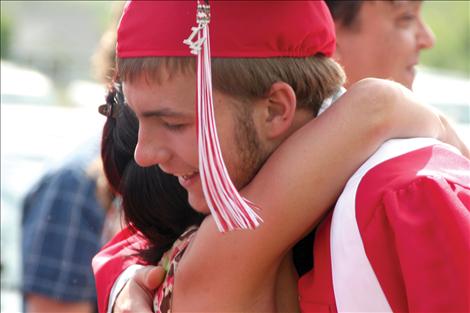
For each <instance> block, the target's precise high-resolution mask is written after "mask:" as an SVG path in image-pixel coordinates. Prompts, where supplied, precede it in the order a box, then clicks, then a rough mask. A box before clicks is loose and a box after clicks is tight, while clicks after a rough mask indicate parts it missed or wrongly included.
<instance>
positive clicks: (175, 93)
mask: <svg viewBox="0 0 470 313" xmlns="http://www.w3.org/2000/svg"><path fill="white" fill-rule="evenodd" d="M160 78H161V79H158V80H156V79H152V78H150V77H149V76H148V75H145V74H141V75H139V76H136V77H134V78H133V79H132V80H128V81H123V83H122V85H123V92H124V96H125V98H126V102H127V103H128V105H129V107H130V108H131V109H132V110H133V111H134V112H135V113H136V114H137V116H141V117H143V116H148V115H160V116H168V115H171V114H172V112H173V113H176V112H177V111H178V112H183V111H184V112H186V113H188V112H191V111H193V110H194V101H195V93H196V91H195V87H196V86H195V85H196V81H195V76H194V75H193V74H191V73H175V74H172V75H164V76H161V77H160Z"/></svg>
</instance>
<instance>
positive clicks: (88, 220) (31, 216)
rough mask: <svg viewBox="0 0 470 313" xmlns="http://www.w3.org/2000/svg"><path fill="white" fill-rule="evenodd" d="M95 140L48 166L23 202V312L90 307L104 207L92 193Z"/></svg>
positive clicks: (94, 185)
mask: <svg viewBox="0 0 470 313" xmlns="http://www.w3.org/2000/svg"><path fill="white" fill-rule="evenodd" d="M97 148H98V144H97V140H92V141H90V142H89V143H87V145H84V146H80V153H78V154H77V153H76V154H75V155H74V156H73V157H72V158H71V159H69V160H66V161H65V162H64V163H63V164H60V165H58V166H57V167H56V168H54V169H52V170H50V171H49V172H48V173H46V175H44V176H43V177H42V178H41V180H40V181H39V182H38V184H36V186H34V187H33V189H32V190H31V191H30V192H29V193H28V195H27V196H26V199H25V201H24V206H23V220H22V235H23V237H22V256H23V286H22V292H23V294H24V297H25V306H26V307H25V311H26V312H93V311H94V310H95V307H96V305H95V303H96V295H95V288H94V279H93V274H92V271H91V267H90V266H89V262H90V260H91V258H92V257H93V255H94V254H95V253H96V251H98V249H99V247H100V238H101V232H102V227H103V223H104V218H105V210H104V209H103V208H102V206H101V204H100V202H99V201H98V199H97V197H96V187H97V179H98V177H99V175H98V172H97V171H96V170H94V162H95V160H96V156H97V153H98V151H97Z"/></svg>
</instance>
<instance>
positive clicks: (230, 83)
mask: <svg viewBox="0 0 470 313" xmlns="http://www.w3.org/2000/svg"><path fill="white" fill-rule="evenodd" d="M195 67H196V60H195V58H190V57H144V58H118V59H117V70H118V79H120V80H121V81H134V80H135V79H137V78H138V77H140V76H141V75H145V76H144V77H145V78H146V79H147V80H149V81H151V82H156V83H160V82H161V81H162V79H164V77H163V75H164V74H163V73H165V74H166V75H168V76H167V77H166V78H170V79H171V76H172V75H174V74H176V73H188V72H190V73H191V72H192V73H194V72H195ZM344 79H345V75H344V72H343V70H342V68H341V66H340V65H339V64H338V63H336V62H335V61H333V60H332V59H330V58H327V57H325V56H322V55H316V56H312V57H306V58H287V57H278V58H238V59H237V58H214V59H213V60H212V84H213V86H214V88H215V89H216V90H217V91H219V92H222V93H224V94H226V95H228V96H231V97H233V98H235V99H239V100H241V101H244V102H247V101H248V102H249V101H250V100H255V99H261V98H264V97H265V96H266V94H267V93H268V91H269V89H270V88H271V86H272V84H274V83H276V82H280V81H282V82H285V83H287V84H289V85H290V86H291V87H292V89H293V90H294V92H295V94H296V97H297V107H298V108H304V109H309V110H311V111H312V112H313V113H314V115H316V114H317V113H318V110H319V108H320V106H321V103H322V102H323V100H324V99H326V98H328V97H330V96H331V95H332V94H333V93H334V92H335V91H336V90H338V88H339V87H340V86H341V85H342V84H343V83H344Z"/></svg>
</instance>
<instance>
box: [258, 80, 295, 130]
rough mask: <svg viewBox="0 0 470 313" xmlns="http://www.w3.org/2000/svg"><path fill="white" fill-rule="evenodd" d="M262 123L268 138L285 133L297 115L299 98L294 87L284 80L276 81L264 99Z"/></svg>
mask: <svg viewBox="0 0 470 313" xmlns="http://www.w3.org/2000/svg"><path fill="white" fill-rule="evenodd" d="M263 102H264V105H263V114H262V119H263V120H262V125H263V126H264V127H263V132H264V134H265V136H266V138H268V139H276V138H278V137H280V136H282V135H284V134H285V133H286V132H287V131H288V129H289V128H290V126H291V125H292V122H293V121H294V117H295V110H296V106H297V98H296V96H295V92H294V90H293V89H292V87H291V86H290V85H289V84H287V83H284V82H276V83H274V84H273V85H272V86H271V88H270V89H269V92H268V94H267V97H266V98H265V99H264V101H263Z"/></svg>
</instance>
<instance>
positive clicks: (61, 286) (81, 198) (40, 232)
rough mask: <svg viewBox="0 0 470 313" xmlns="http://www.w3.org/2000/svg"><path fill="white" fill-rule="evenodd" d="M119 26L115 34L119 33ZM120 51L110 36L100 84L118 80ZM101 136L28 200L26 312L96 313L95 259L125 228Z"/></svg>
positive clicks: (100, 61) (102, 53) (102, 54)
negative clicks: (102, 152)
mask: <svg viewBox="0 0 470 313" xmlns="http://www.w3.org/2000/svg"><path fill="white" fill-rule="evenodd" d="M116 10H117V9H116ZM116 13H117V14H118V13H119V14H118V15H117V16H119V15H120V12H116ZM116 22H117V19H115V20H114V21H113V23H112V25H110V27H109V28H110V29H113V30H114V29H115V27H116ZM114 47H115V39H114V37H113V36H112V35H111V32H110V31H106V32H105V33H104V35H103V36H102V38H101V41H100V44H99V47H98V49H97V51H96V53H95V55H94V57H93V60H92V61H93V62H92V63H93V68H94V70H95V72H96V76H97V78H98V80H99V81H101V82H102V83H103V84H106V85H107V84H109V83H110V81H111V79H112V76H113V69H114ZM103 95H104V93H103ZM100 135H101V134H100V133H99V132H97V133H95V134H94V135H93V136H92V138H89V139H87V140H86V142H85V143H84V144H82V145H80V146H79V147H78V149H77V150H76V151H73V152H72V153H71V154H70V157H68V158H66V159H65V160H63V161H62V162H60V163H59V164H56V165H55V166H54V167H53V168H52V169H50V170H49V171H48V172H47V173H46V174H45V175H44V176H43V177H41V179H40V180H39V182H38V183H37V184H36V185H35V186H34V187H33V188H32V189H31V190H30V191H29V192H28V194H27V196H26V198H25V200H24V204H23V216H22V235H23V236H22V269H23V281H22V292H23V296H24V306H25V307H24V311H25V312H96V290H95V282H94V278H93V274H92V270H91V259H92V257H93V256H94V254H96V252H97V251H98V250H99V248H100V247H101V245H102V244H103V243H104V242H106V241H108V240H109V238H110V236H112V235H114V232H116V231H117V230H118V229H119V227H120V219H119V216H120V214H119V205H116V203H118V202H115V201H114V196H113V194H112V192H111V190H110V189H109V187H108V183H107V181H106V179H105V177H104V174H103V169H102V162H101V158H100V157H99V145H100V138H101V136H100ZM104 226H105V227H104Z"/></svg>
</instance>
